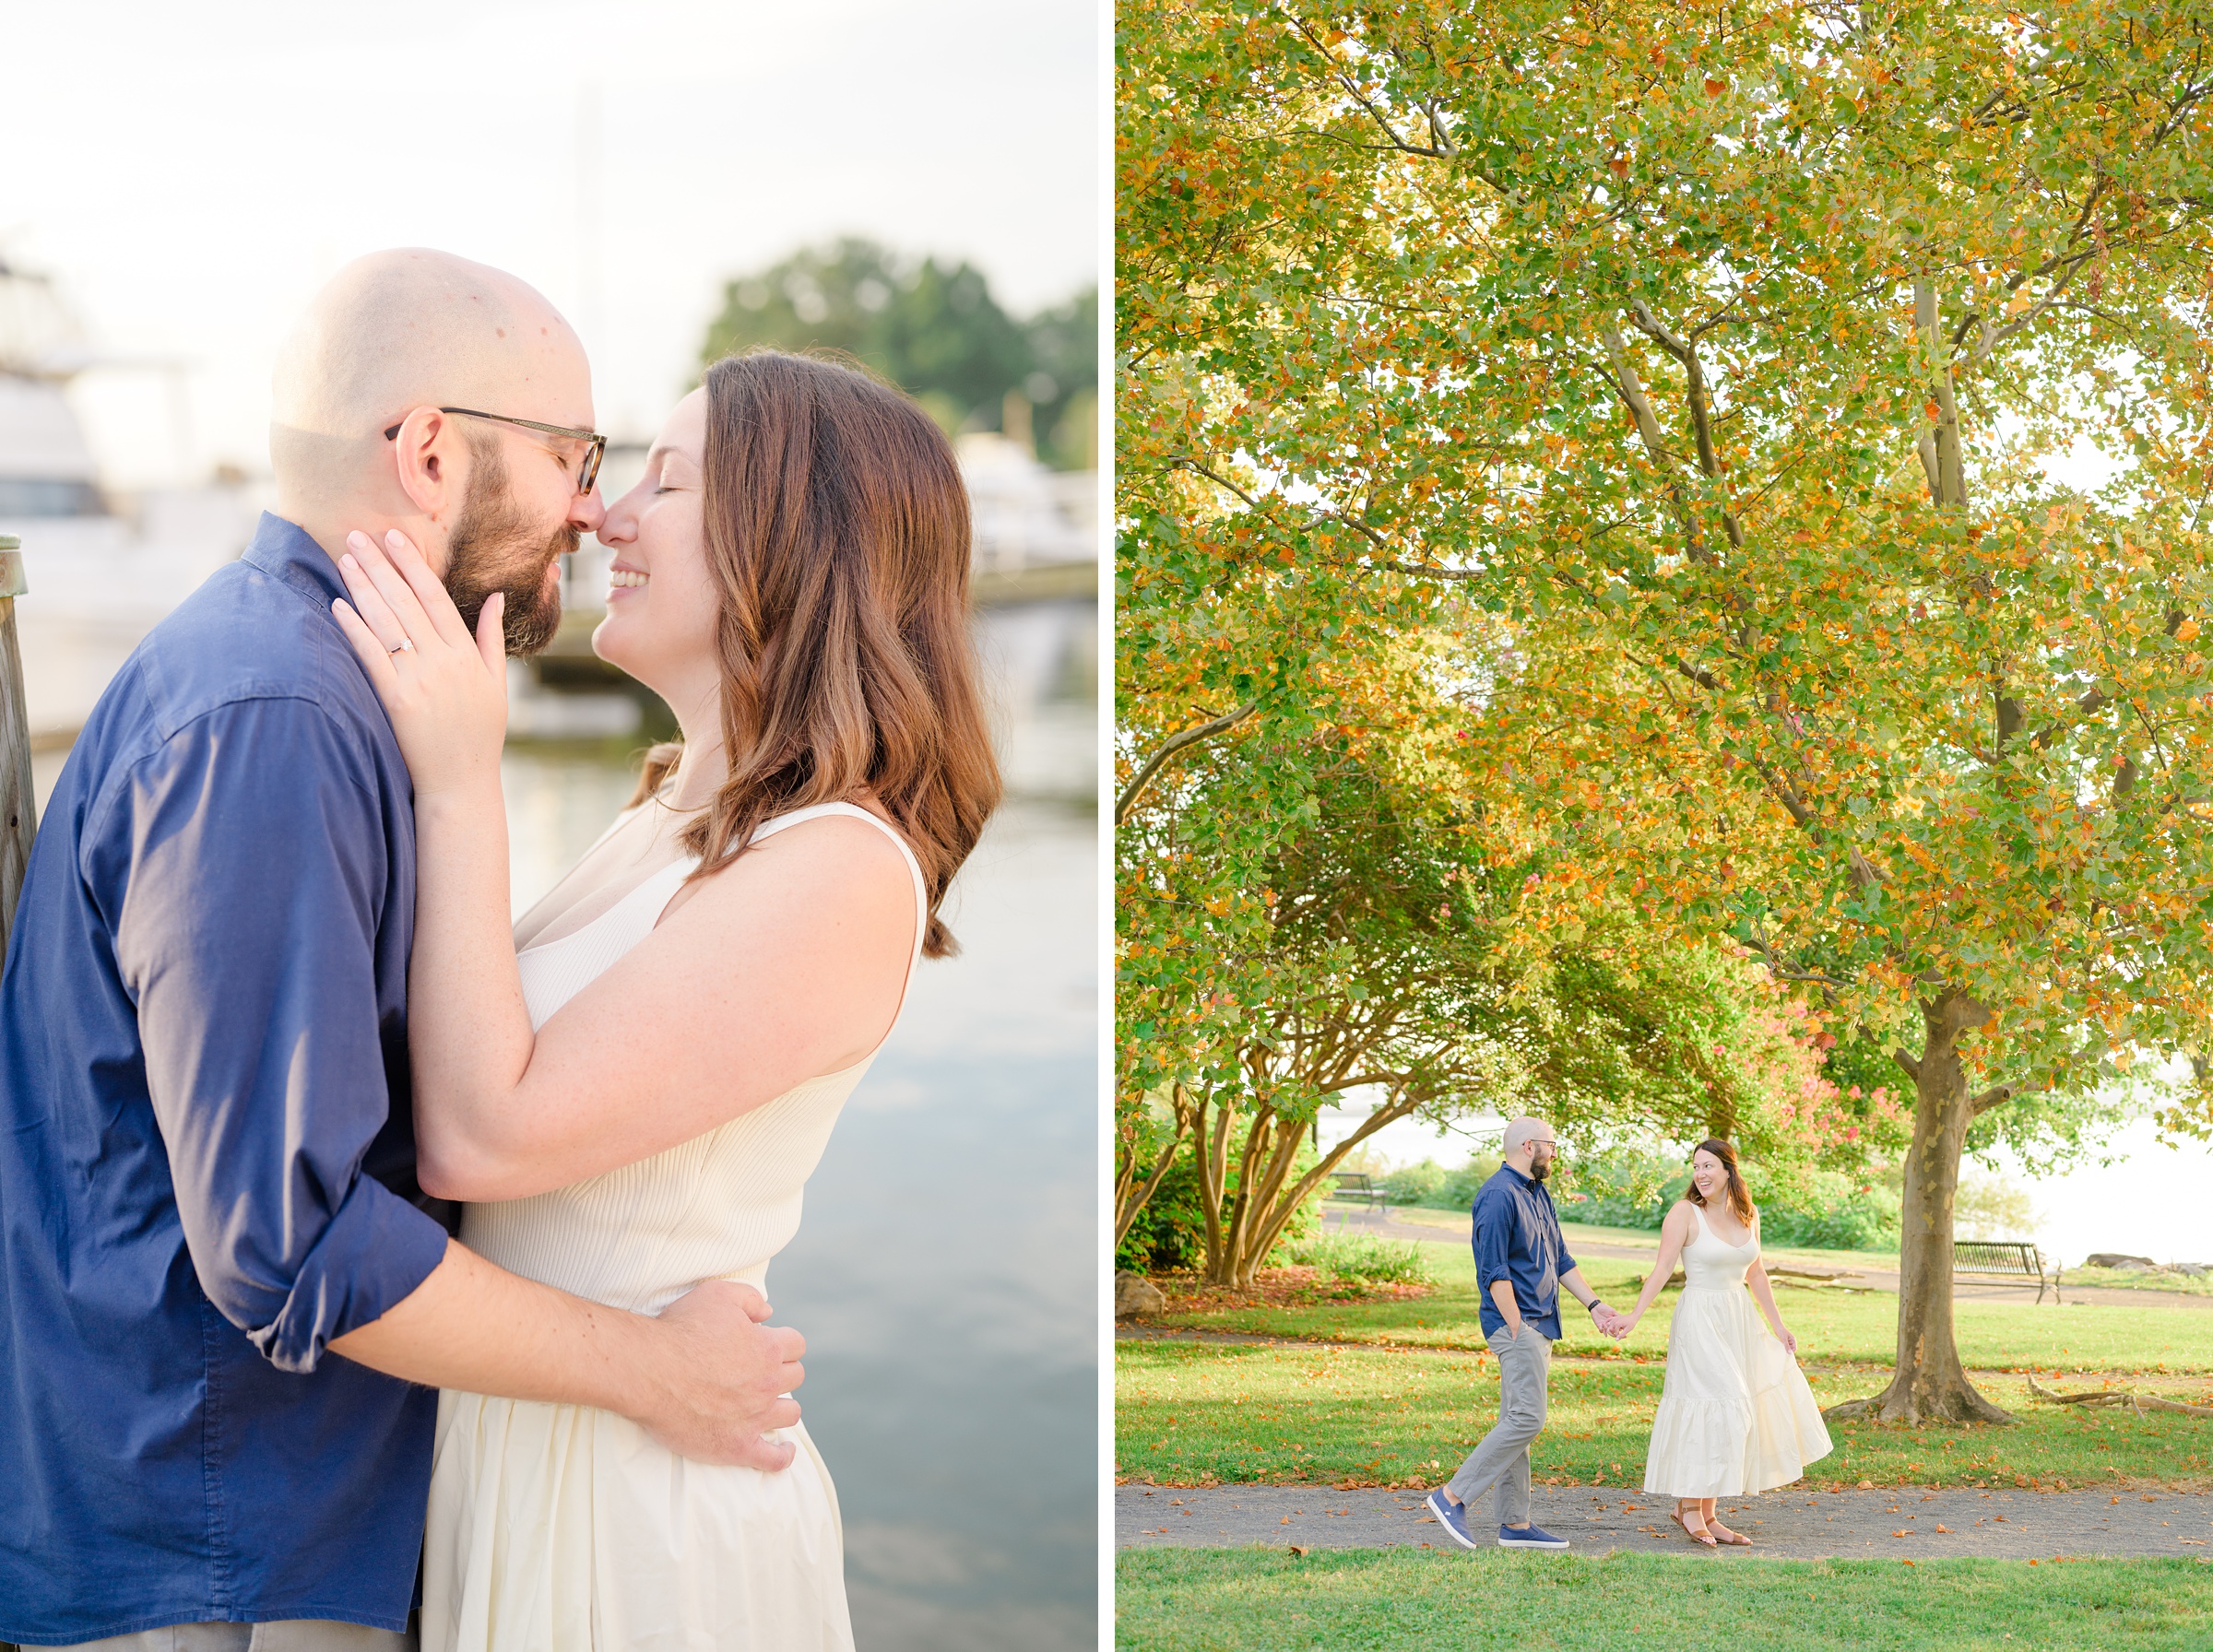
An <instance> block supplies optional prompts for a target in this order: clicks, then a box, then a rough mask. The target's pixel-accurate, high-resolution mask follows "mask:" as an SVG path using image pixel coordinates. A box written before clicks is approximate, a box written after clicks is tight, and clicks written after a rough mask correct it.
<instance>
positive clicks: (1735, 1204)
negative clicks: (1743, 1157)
mask: <svg viewBox="0 0 2213 1652" xmlns="http://www.w3.org/2000/svg"><path fill="white" fill-rule="evenodd" d="M1700 1153H1711V1154H1712V1155H1713V1156H1714V1157H1715V1158H1717V1159H1719V1160H1720V1161H1721V1162H1722V1169H1723V1170H1725V1171H1727V1172H1728V1173H1729V1196H1728V1197H1729V1213H1730V1214H1731V1215H1732V1216H1734V1217H1735V1218H1736V1220H1737V1221H1739V1222H1740V1223H1742V1224H1743V1226H1744V1228H1745V1230H1746V1232H1747V1233H1749V1232H1750V1231H1751V1228H1752V1223H1753V1222H1754V1221H1756V1220H1757V1218H1758V1216H1759V1211H1758V1210H1757V1209H1756V1208H1755V1207H1754V1206H1753V1203H1752V1195H1751V1194H1750V1193H1749V1192H1748V1191H1746V1187H1745V1178H1744V1177H1743V1176H1741V1175H1739V1174H1736V1150H1735V1149H1734V1148H1733V1147H1731V1146H1730V1145H1729V1144H1728V1143H1727V1142H1726V1141H1723V1140H1722V1139H1721V1138H1720V1137H1719V1136H1709V1137H1707V1138H1706V1139H1705V1140H1703V1141H1701V1142H1699V1143H1698V1146H1696V1147H1694V1148H1692V1149H1691V1150H1690V1156H1691V1157H1692V1158H1694V1159H1695V1158H1697V1157H1698V1155H1699V1154H1700ZM1683 1197H1684V1198H1686V1199H1688V1200H1689V1201H1690V1202H1691V1203H1692V1204H1694V1205H1697V1206H1698V1207H1699V1208H1700V1209H1704V1208H1705V1204H1706V1199H1705V1196H1704V1195H1702V1194H1700V1193H1699V1192H1698V1184H1697V1183H1695V1182H1694V1183H1692V1184H1691V1186H1688V1187H1686V1188H1685V1189H1684V1191H1683Z"/></svg>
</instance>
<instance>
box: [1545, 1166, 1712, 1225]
mask: <svg viewBox="0 0 2213 1652" xmlns="http://www.w3.org/2000/svg"><path fill="white" fill-rule="evenodd" d="M1683 1159H1684V1156H1683V1155H1682V1154H1680V1153H1674V1152H1655V1151H1649V1150H1643V1149H1639V1148H1630V1147H1616V1148H1608V1149H1607V1150H1605V1151H1604V1152H1602V1153H1593V1154H1592V1156H1591V1157H1590V1158H1588V1159H1584V1160H1580V1161H1578V1162H1576V1163H1574V1164H1572V1165H1570V1166H1569V1167H1568V1178H1567V1180H1568V1186H1570V1187H1572V1189H1573V1190H1574V1191H1575V1192H1578V1193H1580V1194H1583V1195H1585V1196H1586V1198H1585V1200H1584V1202H1582V1203H1580V1204H1577V1205H1575V1206H1574V1207H1573V1209H1572V1210H1571V1211H1568V1212H1564V1214H1568V1215H1569V1217H1570V1219H1571V1220H1573V1221H1587V1222H1590V1223H1592V1225H1594V1226H1597V1227H1602V1228H1643V1229H1647V1230H1651V1229H1655V1228H1657V1227H1659V1225H1660V1223H1661V1222H1662V1221H1663V1220H1665V1218H1666V1216H1667V1212H1668V1210H1669V1209H1670V1208H1671V1207H1672V1206H1673V1205H1674V1204H1675V1201H1676V1200H1677V1199H1679V1198H1682V1197H1683V1190H1684V1189H1685V1188H1686V1187H1688V1186H1690V1167H1689V1166H1688V1165H1687V1164H1686V1163H1685V1162H1683ZM1555 1197H1556V1198H1557V1197H1558V1196H1557V1195H1556V1196H1555ZM1562 1202H1563V1203H1565V1201H1564V1200H1563V1201H1562Z"/></svg>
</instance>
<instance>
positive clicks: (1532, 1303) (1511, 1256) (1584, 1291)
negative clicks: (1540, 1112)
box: [1429, 1117, 1621, 1549]
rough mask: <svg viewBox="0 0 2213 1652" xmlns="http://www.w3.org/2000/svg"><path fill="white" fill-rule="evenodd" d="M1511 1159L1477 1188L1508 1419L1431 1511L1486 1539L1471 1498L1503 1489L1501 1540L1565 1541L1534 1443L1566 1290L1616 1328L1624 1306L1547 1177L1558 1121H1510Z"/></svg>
mask: <svg viewBox="0 0 2213 1652" xmlns="http://www.w3.org/2000/svg"><path fill="white" fill-rule="evenodd" d="M1503 1145H1504V1146H1505V1149H1506V1155H1505V1162H1503V1163H1501V1164H1500V1165H1499V1166H1498V1173H1497V1174H1496V1175H1494V1176H1492V1177H1491V1179H1490V1180H1489V1181H1487V1182H1485V1184H1484V1185H1483V1186H1482V1187H1481V1189H1479V1190H1478V1191H1477V1193H1476V1195H1475V1203H1474V1207H1473V1209H1472V1210H1471V1212H1470V1215H1471V1216H1472V1217H1473V1220H1474V1233H1473V1245H1474V1247H1475V1275H1476V1280H1477V1283H1478V1284H1479V1285H1480V1287H1481V1288H1482V1291H1483V1316H1482V1320H1483V1331H1484V1337H1485V1340H1486V1341H1488V1342H1489V1343H1490V1345H1491V1351H1492V1352H1493V1353H1495V1354H1497V1356H1498V1421H1497V1424H1496V1425H1495V1426H1493V1428H1492V1429H1491V1432H1490V1433H1489V1434H1485V1435H1484V1437H1483V1440H1482V1442H1481V1444H1479V1445H1477V1446H1476V1447H1475V1449H1474V1450H1473V1451H1472V1452H1470V1453H1469V1454H1468V1457H1467V1460H1466V1461H1465V1462H1463V1463H1462V1464H1461V1466H1460V1469H1459V1471H1458V1472H1457V1473H1455V1474H1454V1475H1453V1476H1452V1478H1451V1480H1450V1481H1448V1482H1447V1483H1446V1484H1444V1485H1442V1486H1439V1487H1438V1489H1437V1490H1436V1491H1434V1492H1432V1493H1429V1512H1430V1513H1431V1514H1433V1515H1435V1516H1437V1520H1438V1525H1440V1526H1442V1527H1443V1528H1445V1535H1446V1536H1447V1537H1449V1538H1450V1539H1451V1540H1453V1541H1454V1542H1455V1543H1458V1544H1459V1545H1460V1546H1461V1547H1462V1549H1477V1548H1481V1547H1483V1546H1484V1545H1483V1543H1482V1541H1481V1540H1479V1539H1478V1538H1476V1537H1475V1535H1474V1534H1473V1532H1472V1531H1471V1530H1470V1529H1469V1527H1468V1504H1471V1503H1473V1501H1474V1500H1475V1499H1476V1498H1478V1497H1480V1496H1482V1495H1483V1494H1484V1493H1485V1492H1495V1493H1496V1495H1497V1504H1498V1511H1497V1512H1498V1546H1499V1547H1500V1548H1502V1549H1565V1548H1567V1547H1568V1540H1567V1539H1566V1538H1561V1537H1555V1536H1554V1535H1553V1534H1552V1533H1551V1532H1549V1531H1546V1530H1545V1529H1544V1528H1543V1527H1541V1526H1538V1525H1536V1524H1535V1523H1534V1522H1533V1521H1532V1520H1531V1519H1530V1514H1529V1448H1530V1445H1531V1444H1532V1443H1533V1441H1534V1440H1535V1439H1536V1437H1537V1435H1538V1434H1540V1433H1542V1432H1543V1430H1544V1412H1545V1384H1546V1380H1547V1378H1548V1377H1549V1376H1550V1375H1551V1372H1552V1345H1553V1344H1554V1343H1555V1342H1556V1341H1558V1340H1559V1337H1560V1291H1561V1289H1562V1287H1565V1288H1566V1289H1567V1291H1568V1293H1569V1294H1570V1295H1572V1296H1573V1297H1574V1298H1575V1299H1576V1301H1578V1302H1580V1303H1581V1304H1583V1306H1584V1307H1586V1308H1587V1309H1589V1310H1590V1313H1591V1317H1592V1320H1593V1321H1594V1322H1595V1323H1596V1325H1597V1326H1598V1328H1599V1329H1600V1330H1602V1331H1604V1332H1605V1333H1606V1334H1607V1335H1609V1336H1611V1335H1613V1334H1614V1332H1615V1329H1616V1328H1617V1327H1619V1326H1620V1324H1621V1316H1619V1315H1617V1314H1615V1312H1614V1310H1613V1309H1612V1308H1610V1307H1608V1306H1607V1305H1606V1304H1604V1303H1603V1302H1601V1301H1599V1300H1598V1292H1595V1291H1593V1290H1592V1289H1591V1287H1590V1286H1589V1285H1588V1284H1587V1283H1585V1282H1584V1280H1583V1270H1582V1269H1581V1268H1579V1267H1578V1266H1577V1265H1576V1260H1575V1258H1574V1257H1571V1256H1569V1255H1568V1245H1567V1241H1566V1240H1565V1239H1564V1238H1563V1237H1562V1236H1561V1233H1560V1219H1559V1214H1558V1212H1557V1211H1556V1210H1555V1209H1553V1204H1552V1194H1551V1191H1550V1190H1549V1189H1548V1188H1546V1186H1544V1183H1545V1180H1546V1178H1547V1177H1548V1176H1549V1175H1550V1174H1551V1172H1552V1164H1553V1161H1554V1159H1555V1158H1556V1157H1557V1155H1558V1153H1559V1150H1560V1147H1559V1141H1558V1139H1557V1138H1556V1137H1555V1136H1554V1135H1553V1133H1552V1127H1551V1126H1550V1125H1548V1124H1546V1123H1545V1122H1544V1120H1543V1119H1541V1118H1529V1117H1522V1118H1517V1119H1512V1120H1510V1121H1509V1123H1508V1124H1507V1127H1506V1139H1505V1142H1504V1144H1503Z"/></svg>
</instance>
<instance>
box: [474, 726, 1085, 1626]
mask: <svg viewBox="0 0 2213 1652" xmlns="http://www.w3.org/2000/svg"><path fill="white" fill-rule="evenodd" d="M1062 710H1065V711H1066V713H1068V714H1058V713H1059V712H1061V711H1062ZM1089 726H1090V713H1089V710H1088V708H1083V710H1082V711H1081V712H1077V711H1076V710H1075V708H1051V707H1048V708H1047V712H1046V714H1045V715H1043V716H1040V717H1035V718H1032V719H1030V720H1029V721H1028V722H1027V723H1026V724H1025V725H1024V727H1023V728H1021V729H1018V730H1017V733H1016V740H1015V746H1016V749H1015V750H1014V751H1012V752H1010V754H1009V755H1010V758H1011V760H1012V761H1010V763H1009V769H1010V773H1015V774H1059V775H1071V774H1080V773H1089V761H1088V759H1087V757H1086V756H1085V755H1084V753H1085V751H1086V750H1087V749H1089V745H1088V742H1089V738H1090V736H1089ZM503 767H504V771H505V777H506V781H507V795H508V810H509V815H510V824H511V833H512V841H513V844H514V890H515V905H516V910H517V911H518V912H519V911H521V910H522V909H523V908H524V907H526V906H527V904H528V903H530V902H532V901H535V900H536V899H537V898H538V895H539V894H540V893H542V892H543V891H545V890H546V889H547V888H548V887H550V885H551V883H552V882H553V880H554V879H555V878H556V877H558V876H559V875H560V873H561V871H562V869H563V868H565V867H567V866H568V865H569V864H571V863H572V862H573V861H574V859H575V858H576V856H577V855H579V854H581V853H582V852H583V850H584V848H585V847H586V844H589V843H590V842H591V840H592V839H593V838H594V837H595V836H597V835H598V832H600V831H601V830H602V829H603V828H604V827H605V826H606V824H607V822H608V820H609V818H611V816H612V815H613V813H614V811H615V810H616V809H617V808H620V807H621V804H622V803H623V802H624V801H626V800H627V798H628V796H629V795H630V788H631V780H632V774H631V771H630V770H629V769H628V767H627V766H626V765H624V764H623V763H621V761H619V760H616V759H612V758H610V757H609V756H607V755H604V754H602V753H600V752H598V751H597V750H592V749H568V750H563V749H558V748H550V747H549V748H530V747H522V746H515V745H511V746H510V748H509V752H508V756H507V759H506V761H505V763H504V765H503ZM1097 865H1098V835H1097V823H1096V820H1095V814H1094V812H1093V810H1092V808H1091V807H1090V806H1089V804H1088V802H1087V801H1086V802H1084V803H1083V804H1082V805H1081V806H1076V805H1072V804H1071V802H1068V801H1054V800H1052V799H1050V798H1042V797H1035V796H1033V797H1026V798H1025V797H1021V796H1018V797H1016V798H1014V799H1013V800H1012V802H1010V804H1009V805H1008V806H1007V807H1006V808H1004V809H1003V810H1002V811H1001V813H1000V815H999V816H998V818H997V819H996V820H994V821H993V822H992V824H991V827H990V829H989V830H988V832H987V833H986V834H985V837H984V839H983V842H982V843H981V844H979V845H978V846H977V848H976V854H975V855H973V856H972V857H971V858H970V860H969V862H968V865H967V866H966V867H964V869H963V871H962V873H961V877H960V879H959V880H958V881H957V882H956V883H955V885H954V887H953V892H952V894H951V896H950V897H949V898H948V900H947V902H946V903H945V906H944V908H943V911H944V914H945V917H946V921H947V923H948V924H949V925H950V926H951V927H952V929H953V934H954V936H955V937H956V938H958V939H959V941H960V943H961V946H962V954H961V956H960V957H958V958H956V959H953V960H950V961H944V962H930V961H928V960H925V961H924V962H923V963H922V965H921V968H920V969H919V971H918V972H917V975H916V979H915V984H914V988H913V990H912V992H911V993H910V994H909V996H908V998H907V1003H906V1008H905V1012H904V1013H903V1015H902V1016H901V1018H900V1023H899V1026H898V1028H897V1030H896V1031H895V1032H893V1035H892V1038H891V1041H890V1042H889V1043H888V1044H886V1045H885V1047H884V1049H883V1051H882V1054H881V1055H879V1056H878V1057H877V1059H876V1064H875V1066H874V1068H872V1069H871V1070H870V1073H869V1076H868V1078H867V1079H866V1080H864V1081H863V1082H862V1084H861V1086H860V1088H859V1089H858V1091H855V1092H854V1095H853V1099H852V1100H851V1101H850V1102H849V1103H847V1104H846V1112H845V1115H844V1117H843V1118H842V1119H841V1120H840V1121H839V1124H838V1127H837V1130H836V1132H835V1134H834V1135H833V1137H832V1138H831V1141H830V1148H829V1150H828V1152H827V1153H826V1154H825V1155H824V1157H823V1160H822V1167H821V1169H820V1170H818V1171H817V1172H816V1174H815V1176H814V1179H813V1181H812V1182H811V1183H810V1184H809V1186H808V1193H807V1212H806V1217H805V1221H804V1222H803V1223H802V1225H801V1227H800V1229H799V1237H798V1239H797V1240H795V1241H794V1242H793V1244H792V1245H791V1247H790V1248H789V1249H788V1250H787V1251H786V1252H785V1253H784V1254H783V1255H782V1256H781V1257H778V1258H777V1260H776V1262H775V1265H774V1267H773V1268H772V1270H771V1278H770V1281H769V1283H770V1296H771V1299H772V1300H773V1301H774V1303H775V1309H776V1317H777V1319H778V1320H779V1321H780V1322H783V1323H787V1324H790V1325H795V1326H798V1327H799V1328H800V1329H801V1330H802V1331H804V1332H805V1334H806V1337H807V1340H808V1350H807V1383H806V1386H804V1387H803V1388H802V1389H801V1390H800V1391H799V1399H800V1403H801V1405H802V1406H803V1408H804V1409H805V1410H806V1414H807V1426H808V1429H809V1431H810V1432H811V1434H813V1436H814V1439H815V1442H816V1444H817V1445H819V1446H820V1447H821V1448H822V1455H823V1457H825V1458H826V1459H827V1460H828V1462H829V1464H830V1469H831V1473H832V1474H833V1476H834V1478H835V1480H836V1482H837V1487H838V1496H839V1502H840V1504H841V1505H842V1508H843V1512H844V1516H845V1527H846V1581H847V1587H848V1590H849V1592H850V1596H851V1599H852V1605H853V1619H854V1631H855V1634H856V1637H857V1639H858V1643H859V1645H860V1646H861V1647H862V1648H864V1652H937V1649H939V1648H947V1649H951V1648H955V1647H959V1648H974V1649H976V1652H993V1649H995V1648H1000V1647H1005V1648H1010V1649H1011V1648H1015V1647H1022V1648H1025V1649H1034V1652H1054V1649H1057V1648H1061V1647H1068V1648H1075V1647H1079V1646H1081V1647H1086V1648H1088V1647H1091V1646H1095V1645H1096V1641H1097V1629H1096V1622H1097V1616H1096V1614H1097V1611H1098V1601H1097V1599H1096V1587H1095V1578H1096V1570H1097V1568H1096V1560H1095V1556H1096V1552H1097V1550H1096V1542H1097V1527H1096V1507H1097V1484H1098V1475H1097V1462H1098V1454H1097V1403H1098V1399H1097V1397H1098V1366H1097V1340H1096V1327H1097V1324H1098V1318H1097V1314H1098V1291H1099V1286H1098V1270H1097V1266H1096V1244H1097V1239H1096V1235H1097V1231H1098V1229H1097V1198H1096V1181H1095V1162H1096V1157H1097V1147H1096V1141H1097V1124H1096V1119H1097V1103H1096V1095H1097V1065H1096V1050H1097V1037H1098V1032H1097V997H1096V992H1097V981H1096V972H1097V946H1096V941H1097V895H1096V890H1097V883H1096V879H1097V876H1098V870H1097Z"/></svg>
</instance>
